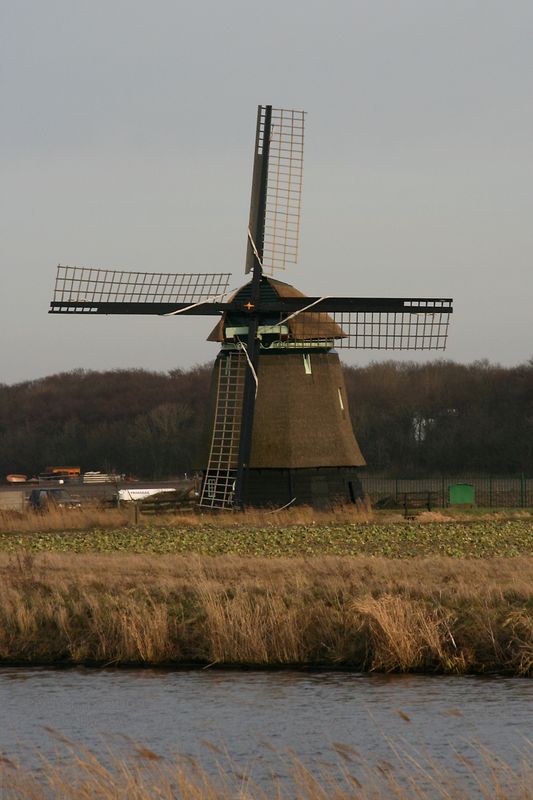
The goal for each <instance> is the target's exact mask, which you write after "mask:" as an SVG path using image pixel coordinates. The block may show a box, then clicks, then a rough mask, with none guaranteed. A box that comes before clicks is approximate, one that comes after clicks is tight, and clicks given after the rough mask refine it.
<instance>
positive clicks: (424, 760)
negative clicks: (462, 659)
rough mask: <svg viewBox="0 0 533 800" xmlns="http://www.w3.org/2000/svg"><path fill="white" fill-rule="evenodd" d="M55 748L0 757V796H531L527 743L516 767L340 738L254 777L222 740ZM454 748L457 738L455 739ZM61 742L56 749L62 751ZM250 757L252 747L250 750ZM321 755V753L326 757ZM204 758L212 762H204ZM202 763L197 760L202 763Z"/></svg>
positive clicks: (249, 799)
mask: <svg viewBox="0 0 533 800" xmlns="http://www.w3.org/2000/svg"><path fill="white" fill-rule="evenodd" d="M60 743H61V745H62V750H63V753H61V756H62V757H60V755H59V754H58V756H57V758H56V759H54V760H52V761H44V762H43V763H42V766H41V768H40V770H39V773H38V774H37V775H35V774H32V773H31V772H30V771H29V770H26V769H25V768H24V767H23V766H21V765H20V764H17V763H15V762H13V761H11V760H9V759H7V758H3V759H2V760H1V762H0V791H1V796H2V798H3V799H4V800H48V798H50V797H57V798H62V800H79V798H87V799H88V798H91V800H116V798H128V800H176V798H180V799H181V800H285V798H287V800H288V798H291V800H354V798H357V800H412V798H415V797H416V798H418V799H419V800H438V799H439V798H442V800H471V798H472V797H476V798H479V800H494V798H500V800H510V799H511V798H513V800H531V799H532V798H533V774H532V769H531V760H530V756H531V753H530V752H529V751H530V748H528V749H527V750H525V751H524V752H523V754H522V756H521V765H520V766H518V767H511V766H509V765H508V764H506V763H505V762H503V761H502V759H500V758H498V757H497V756H496V755H493V754H491V753H489V752H487V751H486V750H483V748H479V749H478V752H477V753H474V759H473V758H472V755H470V754H469V757H467V756H462V755H460V754H459V753H458V752H454V751H453V749H452V748H450V754H449V760H448V763H447V764H446V766H444V765H442V764H439V763H437V762H435V761H434V760H432V759H431V758H430V757H429V756H427V755H425V754H421V755H420V756H418V757H417V758H413V757H412V755H410V753H408V752H406V751H404V748H403V746H402V745H401V744H395V743H393V742H390V743H389V749H390V757H389V758H387V759H378V760H377V763H372V762H369V761H367V760H365V759H364V758H362V757H361V755H360V754H359V753H358V752H357V750H355V748H353V747H351V746H350V745H347V744H344V743H341V742H337V743H334V744H333V745H332V746H331V748H327V747H325V748H324V756H323V757H322V759H321V760H320V762H319V764H317V765H315V766H314V768H312V769H311V768H310V767H309V766H307V765H306V764H304V763H303V762H302V761H301V760H300V759H298V757H297V756H296V755H295V754H294V753H292V752H289V753H285V754H283V753H280V754H279V755H278V766H277V769H276V770H275V771H272V773H271V775H270V777H269V778H267V779H264V780H263V781H262V782H261V784H258V783H257V782H256V780H255V779H254V770H253V765H252V767H251V768H250V765H246V764H244V765H243V764H239V763H236V762H235V761H232V760H231V759H230V758H229V756H228V755H226V753H225V751H224V749H223V748H220V747H218V746H216V745H214V744H211V743H209V742H206V743H205V745H206V748H208V749H209V750H210V751H211V754H210V757H209V756H206V759H205V762H199V761H198V760H196V759H192V758H190V757H186V756H181V757H180V756H174V757H172V758H169V759H166V758H164V757H162V756H160V755H159V754H158V753H157V752H154V750H152V749H149V748H147V747H144V746H142V745H136V744H133V745H132V747H131V752H130V754H129V755H126V756H124V755H120V754H113V753H108V756H107V757H106V758H105V759H103V758H101V757H99V756H98V755H96V754H95V753H94V752H93V751H91V750H88V749H83V748H80V747H75V746H73V745H71V744H70V743H69V742H66V741H65V740H64V739H63V738H62V737H61V741H60ZM462 749H463V750H464V743H463V744H462ZM65 750H66V755H65V754H64V751H65ZM258 758H260V754H258ZM326 759H327V760H326ZM213 762H214V763H213ZM204 764H205V765H204Z"/></svg>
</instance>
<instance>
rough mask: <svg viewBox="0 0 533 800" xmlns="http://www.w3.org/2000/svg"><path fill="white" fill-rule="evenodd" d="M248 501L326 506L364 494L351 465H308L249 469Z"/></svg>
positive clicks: (346, 501)
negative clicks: (304, 466) (291, 467)
mask: <svg viewBox="0 0 533 800" xmlns="http://www.w3.org/2000/svg"><path fill="white" fill-rule="evenodd" d="M247 497H248V505H250V506H272V507H276V508H280V507H281V506H284V505H286V504H287V503H291V501H293V502H292V503H291V504H292V505H308V506H313V507H314V508H329V507H332V506H335V505H339V504H343V503H356V502H357V500H362V499H363V498H364V491H363V487H362V485H361V481H360V479H359V475H358V470H357V469H355V468H354V467H320V468H312V469H250V470H249V472H248V494H247Z"/></svg>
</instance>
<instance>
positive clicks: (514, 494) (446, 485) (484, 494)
mask: <svg viewBox="0 0 533 800" xmlns="http://www.w3.org/2000/svg"><path fill="white" fill-rule="evenodd" d="M361 481H362V484H363V488H364V490H365V492H366V494H367V495H368V496H369V497H370V500H371V502H372V504H373V505H376V504H380V503H387V502H391V503H394V504H396V505H401V503H402V498H403V497H404V495H405V493H415V492H419V493H423V492H431V496H432V498H433V499H434V503H433V504H434V505H435V506H436V507H440V508H444V507H446V506H448V505H450V501H449V498H450V487H451V486H453V485H454V484H465V483H466V484H470V485H471V486H473V487H474V493H475V503H476V505H477V506H482V507H484V508H533V477H526V476H525V475H518V476H517V477H512V478H510V477H504V478H502V477H498V476H495V475H483V476H479V475H478V476H475V477H470V476H468V475H458V476H453V477H443V476H441V477H432V478H381V477H376V476H372V475H362V476H361Z"/></svg>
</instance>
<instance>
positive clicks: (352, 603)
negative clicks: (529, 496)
mask: <svg viewBox="0 0 533 800" xmlns="http://www.w3.org/2000/svg"><path fill="white" fill-rule="evenodd" d="M0 582H1V584H2V587H3V588H2V595H1V599H0V661H3V662H4V663H19V664H48V663H57V662H63V663H71V664H87V663H96V664H153V665H157V664H160V665H163V664H191V663H198V664H219V665H224V664H225V665H228V664H232V665H261V666H277V667H280V666H288V665H310V666H327V667H342V668H348V669H357V670H379V671H387V672H392V671H403V672H405V671H428V672H447V673H453V672H476V673H479V672H486V671H492V670H498V671H502V672H507V673H511V674H517V675H531V674H533V616H532V611H531V610H532V607H533V558H528V557H520V558H510V559H504V558H500V559H476V560H466V559H464V560H460V559H452V558H428V559H409V560H393V559H382V558H371V557H358V558H339V557H333V556H328V557H315V558H307V559H303V558H293V559H283V558H279V559H265V558H239V557H236V556H220V557H202V556H196V555H190V556H165V557H163V556H143V555H132V554H124V555H119V554H114V555H103V554H94V555H92V554H91V555H89V554H87V555H76V554H57V553H46V554H39V555H36V556H33V555H30V554H20V553H18V554H15V555H11V556H8V555H6V554H0Z"/></svg>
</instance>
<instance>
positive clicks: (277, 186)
mask: <svg viewBox="0 0 533 800" xmlns="http://www.w3.org/2000/svg"><path fill="white" fill-rule="evenodd" d="M304 122H305V112H304V111H293V110H288V109H283V108H273V109H272V119H271V124H270V152H269V159H268V183H267V199H266V215H265V235H264V242H263V270H264V271H266V272H273V271H274V270H278V269H285V266H286V264H296V262H297V261H298V243H299V238H300V215H301V204H302V178H303V158H304Z"/></svg>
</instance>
